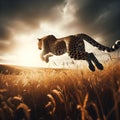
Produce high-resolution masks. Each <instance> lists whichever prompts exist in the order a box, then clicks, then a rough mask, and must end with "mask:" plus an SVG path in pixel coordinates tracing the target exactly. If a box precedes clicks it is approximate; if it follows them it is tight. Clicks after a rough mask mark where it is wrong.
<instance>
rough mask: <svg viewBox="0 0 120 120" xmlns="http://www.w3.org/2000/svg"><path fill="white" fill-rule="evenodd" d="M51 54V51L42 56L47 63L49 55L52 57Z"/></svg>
mask: <svg viewBox="0 0 120 120" xmlns="http://www.w3.org/2000/svg"><path fill="white" fill-rule="evenodd" d="M52 56H53V54H52V53H48V54H46V55H45V56H44V61H45V62H47V63H48V62H49V57H52Z"/></svg>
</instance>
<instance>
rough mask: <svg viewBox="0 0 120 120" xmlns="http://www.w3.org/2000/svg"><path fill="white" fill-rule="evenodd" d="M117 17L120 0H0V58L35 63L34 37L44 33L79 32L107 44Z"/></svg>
mask: <svg viewBox="0 0 120 120" xmlns="http://www.w3.org/2000/svg"><path fill="white" fill-rule="evenodd" d="M119 21H120V0H100V1H97V0H44V1H43V0H0V62H2V63H3V62H16V63H17V61H19V62H20V61H23V62H25V60H26V63H28V62H27V61H28V60H29V61H31V62H36V64H37V62H38V63H39V61H35V60H34V59H37V60H38V59H39V57H38V55H39V50H38V49H37V38H38V37H42V36H44V35H48V34H54V35H56V37H62V36H65V35H70V34H76V33H81V32H83V33H86V34H89V35H90V36H92V37H93V38H95V39H96V40H97V41H100V42H101V43H102V44H105V45H109V46H111V45H112V44H113V43H114V42H115V41H116V40H118V39H120V27H119V26H120V22H119ZM37 57H38V58H37ZM31 62H30V64H31Z"/></svg>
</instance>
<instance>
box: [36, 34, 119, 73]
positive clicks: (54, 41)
mask: <svg viewBox="0 0 120 120" xmlns="http://www.w3.org/2000/svg"><path fill="white" fill-rule="evenodd" d="M38 40H39V41H38V48H39V49H40V50H42V52H41V55H40V57H41V59H42V60H43V61H45V62H49V57H51V56H53V55H57V56H60V55H63V54H65V53H68V55H69V56H70V57H71V58H73V59H75V60H86V61H87V62H88V64H89V69H90V70H91V71H95V66H94V65H93V63H94V64H95V65H96V67H97V68H98V69H100V70H103V65H102V64H101V63H100V62H99V61H98V60H97V58H96V57H95V55H94V54H93V53H88V52H86V51H85V44H84V40H85V41H87V42H88V43H90V44H91V45H93V46H95V47H97V48H98V49H99V50H102V51H105V50H106V51H107V52H112V51H115V50H117V49H119V47H120V40H117V41H116V42H115V44H114V45H113V46H112V47H106V46H104V45H102V44H100V43H98V42H97V41H95V40H94V39H93V38H91V37H90V36H89V35H87V34H84V33H81V34H76V35H69V36H66V37H63V38H56V37H55V36H54V35H48V36H45V37H43V38H40V39H38ZM92 61H93V63H92Z"/></svg>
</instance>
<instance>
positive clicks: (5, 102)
mask: <svg viewBox="0 0 120 120" xmlns="http://www.w3.org/2000/svg"><path fill="white" fill-rule="evenodd" d="M22 119H25V120H120V62H117V63H114V62H113V63H111V64H109V65H105V69H104V70H103V71H96V72H94V73H93V72H90V71H88V70H84V69H82V70H80V69H33V70H32V69H30V70H29V71H26V72H25V71H23V72H22V70H21V71H20V72H19V74H18V73H17V74H14V73H12V74H2V73H1V74H0V120H22Z"/></svg>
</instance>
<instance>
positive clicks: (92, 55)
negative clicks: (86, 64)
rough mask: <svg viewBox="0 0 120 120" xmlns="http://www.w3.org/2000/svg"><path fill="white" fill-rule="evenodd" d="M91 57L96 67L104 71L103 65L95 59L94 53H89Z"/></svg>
mask: <svg viewBox="0 0 120 120" xmlns="http://www.w3.org/2000/svg"><path fill="white" fill-rule="evenodd" d="M89 57H90V59H91V60H92V61H93V62H94V64H95V65H96V67H97V68H98V69H100V70H103V69H104V67H103V65H102V64H101V63H100V62H99V61H98V60H97V58H96V57H95V55H94V54H93V53H89Z"/></svg>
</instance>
